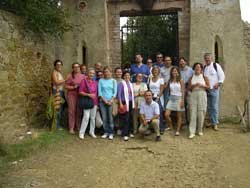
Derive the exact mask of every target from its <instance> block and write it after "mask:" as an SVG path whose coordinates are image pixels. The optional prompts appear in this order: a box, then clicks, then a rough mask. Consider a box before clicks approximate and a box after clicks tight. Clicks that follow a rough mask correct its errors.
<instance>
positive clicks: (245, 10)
mask: <svg viewBox="0 0 250 188" xmlns="http://www.w3.org/2000/svg"><path fill="white" fill-rule="evenodd" d="M240 7H241V17H242V20H244V21H247V22H249V23H250V0H240Z"/></svg>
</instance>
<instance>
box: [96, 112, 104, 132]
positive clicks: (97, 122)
mask: <svg viewBox="0 0 250 188" xmlns="http://www.w3.org/2000/svg"><path fill="white" fill-rule="evenodd" d="M102 125H103V121H102V118H101V114H100V111H99V109H98V110H97V112H96V116H95V126H96V127H97V128H101V127H102Z"/></svg>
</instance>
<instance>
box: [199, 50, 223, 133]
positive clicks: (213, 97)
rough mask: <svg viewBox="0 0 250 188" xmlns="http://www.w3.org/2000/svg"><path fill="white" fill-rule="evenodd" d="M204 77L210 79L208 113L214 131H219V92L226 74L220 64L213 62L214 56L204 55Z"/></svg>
mask: <svg viewBox="0 0 250 188" xmlns="http://www.w3.org/2000/svg"><path fill="white" fill-rule="evenodd" d="M204 60H205V66H204V75H205V76H207V77H208V80H209V83H210V89H209V90H208V94H207V111H208V115H209V117H210V121H211V124H212V126H213V128H214V130H216V131H217V130H218V124H219V120H218V119H219V91H220V86H221V85H222V84H223V82H224V80H225V74H224V72H223V70H222V68H221V66H220V65H219V64H218V63H215V62H212V54H211V53H206V54H205V55H204Z"/></svg>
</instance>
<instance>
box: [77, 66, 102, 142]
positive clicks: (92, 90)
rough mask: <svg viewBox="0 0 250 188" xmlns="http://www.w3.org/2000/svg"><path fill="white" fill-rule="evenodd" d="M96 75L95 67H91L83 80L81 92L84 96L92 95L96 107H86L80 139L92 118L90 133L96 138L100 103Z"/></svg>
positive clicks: (82, 137)
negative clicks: (96, 117)
mask: <svg viewBox="0 0 250 188" xmlns="http://www.w3.org/2000/svg"><path fill="white" fill-rule="evenodd" d="M94 76H95V69H93V68H89V69H88V76H87V78H85V79H84V80H82V82H81V85H80V89H79V94H80V95H82V96H88V97H91V98H92V99H93V100H94V107H93V108H91V109H84V110H83V113H84V115H83V119H82V124H81V129H80V132H79V137H80V139H84V134H85V131H86V128H87V126H88V123H89V119H90V129H89V135H90V136H91V137H93V138H96V135H95V116H96V110H97V105H98V94H97V91H98V85H97V81H95V80H94Z"/></svg>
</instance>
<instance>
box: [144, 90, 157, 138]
mask: <svg viewBox="0 0 250 188" xmlns="http://www.w3.org/2000/svg"><path fill="white" fill-rule="evenodd" d="M144 98H145V101H144V102H142V104H141V107H140V117H141V125H140V128H139V133H140V134H143V135H144V134H145V133H146V132H147V131H148V130H149V129H150V128H153V129H154V131H155V132H156V138H155V141H160V140H161V137H160V127H159V118H160V108H159V105H158V103H156V102H155V101H153V95H152V91H150V90H148V91H146V92H145V94H144Z"/></svg>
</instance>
